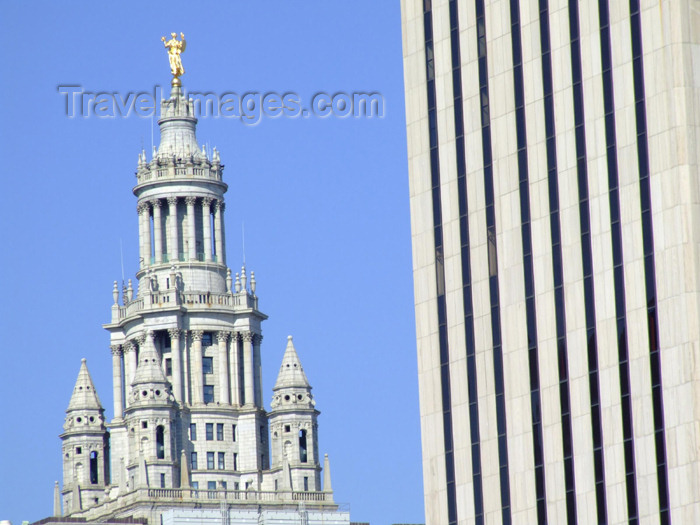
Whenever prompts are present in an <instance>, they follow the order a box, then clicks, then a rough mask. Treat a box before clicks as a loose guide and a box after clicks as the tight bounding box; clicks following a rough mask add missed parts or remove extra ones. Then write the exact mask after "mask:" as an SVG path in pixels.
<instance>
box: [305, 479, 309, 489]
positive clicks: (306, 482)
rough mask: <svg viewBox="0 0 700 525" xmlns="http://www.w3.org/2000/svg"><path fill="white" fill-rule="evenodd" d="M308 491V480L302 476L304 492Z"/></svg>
mask: <svg viewBox="0 0 700 525" xmlns="http://www.w3.org/2000/svg"><path fill="white" fill-rule="evenodd" d="M308 491H309V478H308V476H304V492H308Z"/></svg>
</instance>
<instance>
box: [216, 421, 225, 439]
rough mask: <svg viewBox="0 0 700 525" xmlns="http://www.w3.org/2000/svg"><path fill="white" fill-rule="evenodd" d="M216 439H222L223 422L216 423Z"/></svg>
mask: <svg viewBox="0 0 700 525" xmlns="http://www.w3.org/2000/svg"><path fill="white" fill-rule="evenodd" d="M216 440H217V441H223V440H224V424H223V423H217V424H216Z"/></svg>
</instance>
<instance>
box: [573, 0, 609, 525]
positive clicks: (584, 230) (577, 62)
mask: <svg viewBox="0 0 700 525" xmlns="http://www.w3.org/2000/svg"><path fill="white" fill-rule="evenodd" d="M569 33H570V35H571V47H570V50H571V77H572V78H571V80H572V85H573V99H574V124H575V141H576V171H577V177H578V197H579V221H580V226H581V257H582V259H583V260H582V266H583V295H584V304H585V312H586V338H587V345H588V387H589V393H590V399H591V434H592V438H593V470H594V476H595V496H596V510H597V518H598V520H597V521H598V523H599V524H602V525H604V524H607V522H608V511H607V501H606V499H607V496H606V487H605V458H604V452H603V424H602V414H601V407H600V378H599V372H598V346H597V340H598V334H597V328H596V320H595V318H596V314H595V288H594V286H593V248H592V241H591V220H590V209H589V193H588V165H587V162H588V159H587V153H586V128H585V114H584V106H583V72H582V66H581V35H580V29H579V18H578V0H569Z"/></svg>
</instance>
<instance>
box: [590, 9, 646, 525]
mask: <svg viewBox="0 0 700 525" xmlns="http://www.w3.org/2000/svg"><path fill="white" fill-rule="evenodd" d="M598 16H599V21H600V53H601V62H602V66H603V107H604V110H605V142H606V146H607V167H608V196H609V199H610V229H611V233H612V256H613V282H614V286H615V314H616V316H617V340H618V343H617V353H618V363H619V372H620V397H621V399H620V401H621V407H622V436H623V450H624V459H625V483H626V488H627V514H628V519H629V523H630V525H636V524H637V523H639V505H638V502H637V474H636V466H635V460H634V427H633V424H632V393H631V386H630V371H629V352H628V349H627V313H626V304H625V274H624V259H623V253H622V224H621V220H620V193H619V180H618V174H617V141H616V138H615V101H614V94H613V70H612V47H611V46H612V43H611V37H610V13H609V5H608V0H599V1H598Z"/></svg>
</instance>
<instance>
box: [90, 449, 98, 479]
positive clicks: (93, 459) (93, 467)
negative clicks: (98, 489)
mask: <svg viewBox="0 0 700 525" xmlns="http://www.w3.org/2000/svg"><path fill="white" fill-rule="evenodd" d="M98 480H99V476H98V472H97V452H95V451H93V452H90V483H92V484H93V485H96V484H97V482H98Z"/></svg>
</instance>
